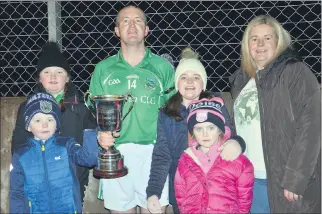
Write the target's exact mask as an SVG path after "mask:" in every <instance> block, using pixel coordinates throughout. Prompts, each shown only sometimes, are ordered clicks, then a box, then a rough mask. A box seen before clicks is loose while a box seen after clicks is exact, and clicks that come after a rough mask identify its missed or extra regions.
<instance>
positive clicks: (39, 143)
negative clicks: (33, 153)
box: [30, 134, 56, 149]
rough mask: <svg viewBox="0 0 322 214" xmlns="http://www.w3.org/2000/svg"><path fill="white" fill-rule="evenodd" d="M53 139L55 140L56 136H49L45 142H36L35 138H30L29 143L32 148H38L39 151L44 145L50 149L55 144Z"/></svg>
mask: <svg viewBox="0 0 322 214" xmlns="http://www.w3.org/2000/svg"><path fill="white" fill-rule="evenodd" d="M55 139H56V134H54V135H53V136H51V137H50V138H49V139H47V140H46V141H42V140H36V139H35V138H30V142H31V143H32V145H33V146H35V147H39V148H40V149H41V147H42V145H44V146H45V148H51V147H53V146H54V144H55Z"/></svg>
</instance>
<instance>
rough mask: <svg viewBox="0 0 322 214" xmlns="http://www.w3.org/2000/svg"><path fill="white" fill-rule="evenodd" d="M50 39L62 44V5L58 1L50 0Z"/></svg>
mask: <svg viewBox="0 0 322 214" xmlns="http://www.w3.org/2000/svg"><path fill="white" fill-rule="evenodd" d="M47 7H48V40H49V41H55V42H57V43H58V44H59V46H60V48H61V47H62V44H61V38H62V35H61V32H62V30H61V19H60V18H61V6H60V3H58V2H57V1H51V0H48V3H47Z"/></svg>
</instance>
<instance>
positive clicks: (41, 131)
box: [28, 113, 57, 140]
mask: <svg viewBox="0 0 322 214" xmlns="http://www.w3.org/2000/svg"><path fill="white" fill-rule="evenodd" d="M56 127H57V123H56V120H55V118H54V116H53V115H51V114H43V113H37V114H35V115H34V116H33V117H32V119H31V120H30V123H29V127H28V131H30V132H32V133H33V135H34V136H35V139H37V140H48V139H49V138H50V137H51V136H53V134H54V133H55V132H56Z"/></svg>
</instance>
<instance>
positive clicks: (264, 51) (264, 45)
mask: <svg viewBox="0 0 322 214" xmlns="http://www.w3.org/2000/svg"><path fill="white" fill-rule="evenodd" d="M276 45H277V39H276V34H275V32H274V30H273V28H272V27H271V26H270V25H267V24H259V25H255V26H254V27H253V28H252V30H251V31H250V36H249V41H248V48H249V52H250V55H251V56H252V58H253V60H254V61H255V64H256V65H257V68H258V69H263V68H264V66H265V65H266V64H267V62H269V60H271V59H272V57H273V56H274V54H275V52H276Z"/></svg>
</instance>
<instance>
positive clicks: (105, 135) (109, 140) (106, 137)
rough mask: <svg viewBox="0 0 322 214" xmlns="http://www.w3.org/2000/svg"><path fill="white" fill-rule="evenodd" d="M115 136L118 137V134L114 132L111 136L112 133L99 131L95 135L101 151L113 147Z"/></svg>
mask: <svg viewBox="0 0 322 214" xmlns="http://www.w3.org/2000/svg"><path fill="white" fill-rule="evenodd" d="M117 135H118V136H119V135H120V134H119V133H116V132H115V133H113V134H112V132H101V131H99V132H98V135H97V140H98V143H99V144H100V146H101V147H102V148H103V149H108V148H109V147H111V146H113V145H114V142H115V138H114V137H117ZM113 136H114V137H113Z"/></svg>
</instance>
